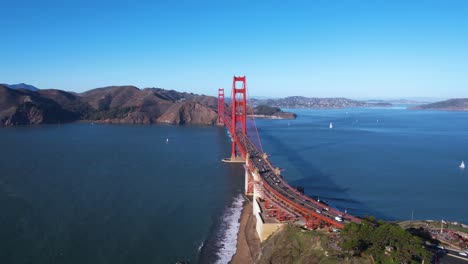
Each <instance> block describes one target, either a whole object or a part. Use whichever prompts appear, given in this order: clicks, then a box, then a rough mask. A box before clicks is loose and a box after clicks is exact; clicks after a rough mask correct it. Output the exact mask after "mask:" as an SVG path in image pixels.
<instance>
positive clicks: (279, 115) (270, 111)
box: [253, 105, 297, 119]
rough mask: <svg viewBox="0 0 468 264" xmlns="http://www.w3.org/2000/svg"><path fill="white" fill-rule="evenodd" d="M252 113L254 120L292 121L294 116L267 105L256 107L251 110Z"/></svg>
mask: <svg viewBox="0 0 468 264" xmlns="http://www.w3.org/2000/svg"><path fill="white" fill-rule="evenodd" d="M253 113H254V116H255V117H256V118H271V119H294V118H296V117H297V116H296V114H294V113H289V112H283V111H282V110H281V108H279V107H272V106H267V105H258V106H256V107H254V108H253Z"/></svg>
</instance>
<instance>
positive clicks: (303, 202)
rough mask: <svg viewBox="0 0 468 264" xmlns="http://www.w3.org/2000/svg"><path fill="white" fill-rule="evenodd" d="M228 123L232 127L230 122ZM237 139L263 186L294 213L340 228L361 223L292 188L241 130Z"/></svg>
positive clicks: (238, 131) (237, 133)
mask: <svg viewBox="0 0 468 264" xmlns="http://www.w3.org/2000/svg"><path fill="white" fill-rule="evenodd" d="M227 123H228V124H227V125H228V127H230V125H231V124H230V120H228V122H227ZM236 139H237V140H238V141H239V142H240V143H241V145H242V146H243V147H244V152H246V154H248V156H247V157H248V159H249V164H251V166H253V168H250V169H252V171H255V168H256V169H258V173H259V175H260V178H261V179H262V184H263V185H264V186H265V187H266V189H268V190H269V191H271V192H272V193H273V195H275V196H276V197H277V198H280V199H281V200H283V201H285V202H286V203H287V204H288V205H289V206H291V207H292V209H293V210H294V211H298V212H299V213H301V214H302V215H303V216H305V217H306V218H307V216H312V217H315V218H317V219H320V220H322V221H325V222H327V223H328V224H332V225H333V226H336V227H340V228H342V227H343V226H344V224H346V223H349V222H360V219H358V218H356V217H354V216H351V215H349V214H346V213H343V212H340V211H338V210H335V209H333V208H330V207H328V206H327V205H325V204H323V203H320V202H317V201H315V200H314V199H311V198H310V197H308V196H306V195H304V194H302V193H300V192H299V191H297V190H296V189H295V188H293V187H291V186H290V185H289V184H288V183H287V182H286V181H284V180H283V178H282V177H281V176H280V175H279V174H278V175H277V174H276V173H275V172H274V171H275V169H274V167H273V166H272V164H271V163H270V162H269V161H268V160H266V159H265V158H264V157H263V153H260V152H259V151H258V149H257V147H256V146H255V145H254V144H253V143H252V141H251V140H250V139H249V138H248V137H247V135H245V134H244V133H242V131H240V129H239V130H237V132H236ZM278 196H279V197H278ZM306 220H307V219H306ZM340 220H341V221H340Z"/></svg>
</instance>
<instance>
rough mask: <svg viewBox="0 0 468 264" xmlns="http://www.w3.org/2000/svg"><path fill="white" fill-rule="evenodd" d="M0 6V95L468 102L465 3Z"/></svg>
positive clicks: (46, 3) (61, 3) (10, 3)
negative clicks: (237, 78) (7, 88)
mask: <svg viewBox="0 0 468 264" xmlns="http://www.w3.org/2000/svg"><path fill="white" fill-rule="evenodd" d="M96 2H98V1H48V0H44V1H21V0H15V1H2V3H1V4H0V6H1V10H2V18H1V19H0V33H1V36H3V39H2V41H1V42H0V58H1V61H2V62H1V64H0V83H19V82H25V83H29V84H33V85H36V86H38V87H39V88H58V89H64V90H71V91H77V92H81V91H85V90H88V89H91V88H96V87H102V86H108V85H125V84H131V85H135V86H138V87H140V88H143V87H161V88H166V89H174V90H178V91H190V92H195V93H202V94H211V95H214V94H215V93H216V92H217V88H218V87H225V88H229V89H228V90H230V86H231V85H232V76H233V75H234V74H235V75H246V76H247V81H248V83H247V85H248V88H249V93H250V95H260V96H275V97H280V96H288V95H304V96H318V97H334V96H344V97H351V98H363V97H366V98H378V97H380V98H382V97H387V98H388V97H436V98H449V97H468V1H450V0H447V1H396V0H392V1H390V0H388V1H352V0H341V1H333V0H330V1H253V0H252V1H242V0H239V1H229V0H226V1H223V0H218V1H183V0H179V1H174V0H172V1H171V0H167V1H151V0H148V1H115V0H114V1H99V2H98V3H96Z"/></svg>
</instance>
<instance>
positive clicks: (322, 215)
mask: <svg viewBox="0 0 468 264" xmlns="http://www.w3.org/2000/svg"><path fill="white" fill-rule="evenodd" d="M238 84H240V86H238ZM248 109H252V108H251V107H250V106H248V105H247V85H246V77H245V76H242V77H238V76H234V78H233V82H232V97H231V104H230V105H227V104H226V102H225V98H224V89H223V88H220V89H218V125H223V126H226V129H227V131H228V133H229V135H230V137H231V141H232V143H231V144H232V149H231V157H230V158H226V159H223V161H224V162H235V163H243V166H244V169H245V186H244V191H245V194H246V195H247V196H250V197H251V198H252V201H253V203H252V204H253V214H254V216H255V218H256V230H257V233H258V236H259V237H260V240H262V241H263V240H265V239H266V238H267V237H268V236H270V235H271V234H272V233H273V232H274V231H275V230H276V229H277V228H279V227H280V226H281V225H283V224H297V225H301V226H304V227H306V228H309V229H317V228H328V230H330V231H331V230H333V229H334V228H343V227H344V225H345V224H346V223H349V222H360V219H359V218H356V217H354V216H352V215H350V214H347V213H345V212H341V211H338V210H336V209H334V208H332V207H330V206H328V205H326V204H324V203H321V202H319V201H316V200H314V199H312V198H310V197H308V196H307V195H304V194H303V193H302V192H299V191H298V190H296V189H295V188H293V187H291V186H290V185H289V184H288V183H287V182H286V181H285V180H284V179H283V177H282V175H281V170H280V169H279V168H277V167H274V166H273V164H272V163H271V162H270V160H269V159H268V155H267V154H266V153H263V152H262V151H261V142H260V138H259V137H258V132H257V129H256V127H255V120H253V119H249V118H248V117H249V115H248V113H247V110H248ZM247 121H249V122H247ZM252 127H253V128H252ZM256 140H258V142H255V141H256ZM254 142H255V143H256V144H254Z"/></svg>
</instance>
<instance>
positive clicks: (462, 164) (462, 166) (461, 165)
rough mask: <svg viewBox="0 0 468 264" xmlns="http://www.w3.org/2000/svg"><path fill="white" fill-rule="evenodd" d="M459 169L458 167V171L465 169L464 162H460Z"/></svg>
mask: <svg viewBox="0 0 468 264" xmlns="http://www.w3.org/2000/svg"><path fill="white" fill-rule="evenodd" d="M459 167H460V169H464V168H465V162H463V161H462V162H461V164H460V166H459Z"/></svg>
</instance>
